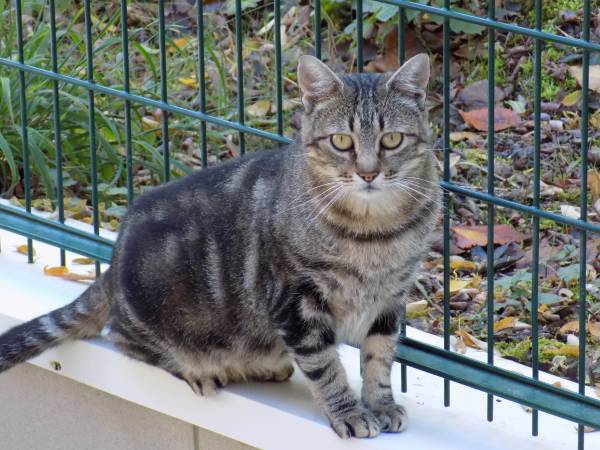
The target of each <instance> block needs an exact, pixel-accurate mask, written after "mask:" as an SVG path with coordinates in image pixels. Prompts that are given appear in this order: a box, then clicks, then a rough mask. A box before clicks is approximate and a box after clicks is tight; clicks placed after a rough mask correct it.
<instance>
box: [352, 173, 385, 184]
mask: <svg viewBox="0 0 600 450" xmlns="http://www.w3.org/2000/svg"><path fill="white" fill-rule="evenodd" d="M356 174H357V175H358V176H359V177H361V178H362V179H363V180H365V181H366V182H367V183H370V182H371V181H373V180H374V179H375V178H377V175H379V172H356Z"/></svg>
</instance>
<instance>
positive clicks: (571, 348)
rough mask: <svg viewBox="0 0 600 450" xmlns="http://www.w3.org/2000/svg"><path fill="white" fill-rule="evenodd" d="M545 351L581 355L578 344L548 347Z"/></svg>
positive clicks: (564, 354) (552, 353)
mask: <svg viewBox="0 0 600 450" xmlns="http://www.w3.org/2000/svg"><path fill="white" fill-rule="evenodd" d="M545 352H547V353H549V354H551V355H563V356H574V357H578V356H579V346H577V345H563V346H562V347H561V348H547V349H546V350H545Z"/></svg>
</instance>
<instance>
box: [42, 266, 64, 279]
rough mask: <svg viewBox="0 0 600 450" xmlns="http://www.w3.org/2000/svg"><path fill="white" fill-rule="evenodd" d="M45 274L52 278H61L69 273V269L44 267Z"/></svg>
mask: <svg viewBox="0 0 600 450" xmlns="http://www.w3.org/2000/svg"><path fill="white" fill-rule="evenodd" d="M44 273H45V274H46V275H50V276H52V277H60V276H62V275H64V274H66V273H69V269H67V267H66V266H57V267H48V266H44Z"/></svg>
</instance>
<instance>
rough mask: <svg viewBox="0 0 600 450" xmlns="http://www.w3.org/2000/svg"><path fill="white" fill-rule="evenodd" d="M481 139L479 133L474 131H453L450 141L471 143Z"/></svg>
mask: <svg viewBox="0 0 600 450" xmlns="http://www.w3.org/2000/svg"><path fill="white" fill-rule="evenodd" d="M478 137H479V135H478V134H477V133H473V132H472V131H452V132H451V133H450V141H451V142H460V141H465V140H467V141H471V140H475V139H477V138H478Z"/></svg>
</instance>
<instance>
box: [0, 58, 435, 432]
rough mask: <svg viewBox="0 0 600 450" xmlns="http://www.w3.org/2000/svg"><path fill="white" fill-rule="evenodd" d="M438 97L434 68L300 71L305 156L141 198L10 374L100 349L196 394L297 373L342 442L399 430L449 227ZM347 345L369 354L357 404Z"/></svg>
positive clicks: (30, 338)
mask: <svg viewBox="0 0 600 450" xmlns="http://www.w3.org/2000/svg"><path fill="white" fill-rule="evenodd" d="M428 80H429V58H428V57H427V55H424V54H420V55H417V56H415V57H413V58H412V59H410V60H409V61H407V62H406V63H405V64H404V65H403V66H402V67H401V68H400V69H398V70H397V71H396V72H395V73H394V74H391V75H390V74H351V75H337V74H335V73H334V72H333V71H332V70H331V69H329V68H328V67H327V66H326V65H325V64H323V63H322V62H321V61H319V60H318V59H316V58H314V57H311V56H303V57H301V58H300V62H299V66H298V84H299V87H300V90H301V94H302V103H303V105H304V114H303V118H302V131H301V137H300V139H298V141H297V142H296V143H295V144H291V145H289V146H287V147H285V148H282V149H279V150H277V151H263V152H258V153H256V154H254V155H252V156H247V157H242V158H239V159H237V160H235V161H232V162H228V163H224V164H221V165H218V166H216V167H212V168H209V169H204V170H200V171H197V172H195V173H194V174H192V175H189V176H187V177H185V178H183V179H180V180H177V181H174V182H171V183H168V184H166V185H164V186H162V187H158V188H156V189H154V190H152V191H151V192H149V193H147V194H144V195H142V196H140V197H139V198H138V199H137V200H136V201H135V203H134V205H133V206H132V207H131V208H130V210H129V212H128V214H127V216H126V218H125V220H124V222H123V224H122V227H121V231H120V234H119V238H118V240H117V242H116V244H115V247H114V252H113V257H112V263H111V266H110V268H109V269H108V270H107V271H106V272H105V273H104V274H102V275H101V276H100V278H99V279H98V280H97V281H96V282H95V283H94V284H93V285H92V286H90V288H89V289H87V290H86V291H85V292H84V293H83V294H81V296H80V297H79V298H77V299H76V300H75V301H74V302H72V303H70V304H68V305H66V306H64V307H63V308H60V309H57V310H55V311H52V312H50V313H49V314H47V315H44V316H41V317H38V318H37V319H34V320H32V321H30V322H27V323H25V324H22V325H19V326H16V327H14V328H12V329H11V330H9V331H7V332H6V333H5V334H3V335H2V336H0V371H3V370H6V369H9V368H10V367H12V366H14V365H15V364H17V363H20V362H22V361H25V360H27V359H28V358H31V357H33V356H35V355H37V354H39V353H41V352H42V351H44V350H45V349H47V348H49V347H52V346H54V345H57V344H59V343H61V342H64V341H66V340H70V339H84V338H92V337H97V336H100V335H102V336H104V337H105V338H106V339H108V340H109V341H111V342H112V343H114V345H116V346H117V347H118V348H119V349H120V350H121V351H122V352H123V353H125V354H126V355H128V356H130V357H132V358H135V359H138V360H141V361H145V362H147V363H148V364H152V365H155V366H158V367H161V368H163V369H165V370H167V371H168V372H170V373H171V374H173V375H175V376H176V377H178V378H180V379H182V380H185V381H186V382H187V383H188V384H189V385H190V386H191V388H192V389H193V390H194V392H196V393H197V394H209V393H213V392H215V391H216V390H217V389H218V388H222V387H223V386H225V385H226V384H227V383H228V382H230V381H238V380H245V379H258V380H269V381H283V380H286V379H288V378H289V377H290V376H291V374H292V372H293V370H294V369H293V365H292V363H293V361H295V363H296V364H297V366H298V367H299V368H300V370H301V371H302V372H303V374H304V375H305V376H306V378H307V382H308V383H309V385H310V387H311V391H312V393H313V395H314V398H315V400H316V402H317V404H318V406H319V407H320V409H321V410H322V411H323V413H324V414H325V415H326V416H327V419H328V420H329V422H330V423H331V426H332V428H333V429H334V430H335V432H336V433H337V434H338V435H339V436H341V437H342V438H348V437H350V436H356V437H373V436H376V435H378V434H379V433H380V432H382V431H384V432H392V433H395V432H399V431H402V430H403V429H404V428H405V426H406V420H407V417H406V412H405V409H404V408H403V407H402V406H400V405H398V404H396V403H395V401H394V398H393V396H392V389H391V385H390V370H391V365H392V360H393V357H394V347H395V343H396V339H397V331H398V326H399V323H398V322H399V310H400V306H401V304H402V303H403V301H404V300H405V298H406V295H407V293H408V292H409V291H410V289H411V286H412V285H413V279H414V276H415V272H416V268H417V266H418V265H419V262H420V261H421V260H422V259H423V257H424V255H425V254H426V252H427V245H426V243H427V241H428V237H429V235H430V233H431V231H432V229H433V228H434V226H435V224H436V222H437V220H438V214H439V191H438V188H437V175H436V163H435V159H434V156H433V154H432V153H431V150H430V149H429V148H428V146H427V145H426V142H427V140H428V137H429V128H428V122H427V114H426V110H425V90H426V86H427V82H428ZM340 342H347V343H351V344H355V345H358V346H360V349H361V368H362V376H363V386H362V395H361V398H359V397H358V396H357V395H356V394H355V393H354V392H353V391H352V389H351V388H350V387H349V386H348V382H347V380H346V374H345V372H344V369H343V366H342V365H341V363H340V359H339V357H338V353H337V350H336V344H338V343H340Z"/></svg>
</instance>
